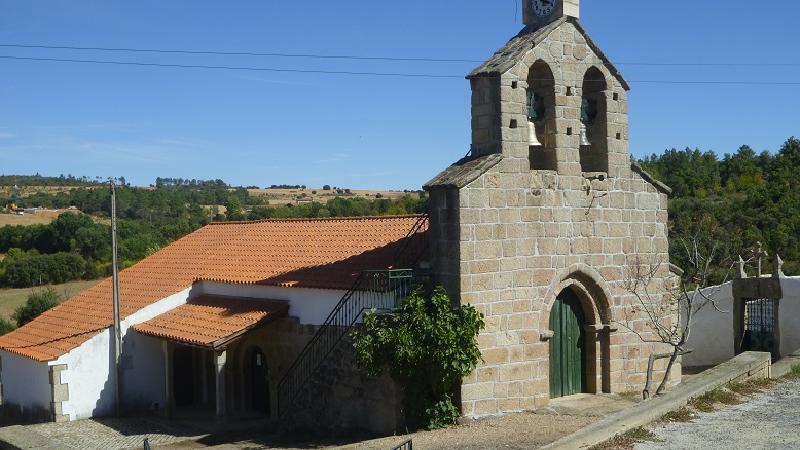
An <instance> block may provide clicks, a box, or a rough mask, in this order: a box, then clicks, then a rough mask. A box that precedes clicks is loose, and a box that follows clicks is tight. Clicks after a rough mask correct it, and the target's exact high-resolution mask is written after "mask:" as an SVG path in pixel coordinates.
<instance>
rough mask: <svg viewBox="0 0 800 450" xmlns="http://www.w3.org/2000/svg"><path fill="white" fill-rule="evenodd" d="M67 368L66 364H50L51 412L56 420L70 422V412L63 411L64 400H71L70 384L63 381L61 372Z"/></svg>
mask: <svg viewBox="0 0 800 450" xmlns="http://www.w3.org/2000/svg"><path fill="white" fill-rule="evenodd" d="M65 370H67V365H66V364H61V365H57V366H50V394H51V399H52V402H51V403H50V412H51V413H52V415H53V421H54V422H69V414H64V411H63V402H65V401H67V400H69V385H68V384H66V383H62V382H61V372H63V371H65Z"/></svg>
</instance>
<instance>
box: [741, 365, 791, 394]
mask: <svg viewBox="0 0 800 450" xmlns="http://www.w3.org/2000/svg"><path fill="white" fill-rule="evenodd" d="M798 377H800V371H798ZM774 384H775V380H771V379H769V378H755V379H751V380H747V381H741V382H739V383H731V384H730V385H728V389H730V390H731V391H733V392H735V393H737V394H739V395H743V396H748V397H749V396H751V395H753V394H758V393H759V392H764V390H765V389H767V388H769V387H771V386H772V385H774Z"/></svg>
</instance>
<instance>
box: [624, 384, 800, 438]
mask: <svg viewBox="0 0 800 450" xmlns="http://www.w3.org/2000/svg"><path fill="white" fill-rule="evenodd" d="M654 432H655V434H656V436H658V439H660V440H661V441H662V442H658V443H645V444H638V445H637V446H636V450H664V449H681V450H683V449H712V448H714V449H717V448H719V449H725V450H740V449H741V450H745V449H747V450H750V449H770V450H772V449H774V450H782V449H786V450H790V449H792V450H793V449H797V448H800V434H798V433H800V381H791V382H786V383H782V384H780V385H778V386H777V387H775V388H774V389H771V390H770V391H768V392H767V393H765V394H762V395H760V396H758V397H757V398H754V399H753V400H751V401H749V402H747V403H742V404H741V405H735V406H730V407H725V408H724V409H721V410H719V411H717V412H714V413H709V414H701V415H700V417H699V418H698V419H696V420H694V421H693V422H689V423H673V424H670V425H667V426H665V427H659V428H656V429H655V430H654Z"/></svg>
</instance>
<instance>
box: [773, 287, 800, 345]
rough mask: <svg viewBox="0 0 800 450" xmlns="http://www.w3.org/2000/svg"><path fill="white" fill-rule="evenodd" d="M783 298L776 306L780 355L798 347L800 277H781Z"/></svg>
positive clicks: (799, 341) (799, 342)
mask: <svg viewBox="0 0 800 450" xmlns="http://www.w3.org/2000/svg"><path fill="white" fill-rule="evenodd" d="M781 290H782V291H783V299H781V301H780V305H779V306H778V324H779V327H780V330H781V344H780V347H781V357H784V356H786V355H789V354H791V353H794V352H795V351H797V350H798V349H800V277H786V278H781Z"/></svg>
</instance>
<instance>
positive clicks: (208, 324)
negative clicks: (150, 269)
mask: <svg viewBox="0 0 800 450" xmlns="http://www.w3.org/2000/svg"><path fill="white" fill-rule="evenodd" d="M288 312H289V304H288V303H287V302H282V301H269V300H257V299H246V298H234V297H218V296H207V295H204V296H200V297H197V298H194V299H192V300H190V301H189V302H188V303H186V304H185V305H181V306H179V307H177V308H175V309H173V310H171V311H168V312H166V313H164V314H161V315H160V316H157V317H155V318H153V319H151V320H149V321H147V322H144V323H141V324H138V325H134V326H133V329H134V330H136V331H138V332H140V333H142V334H146V335H149V336H154V337H158V338H166V339H169V340H172V341H177V342H182V343H185V344H191V345H199V346H203V347H209V348H220V347H223V346H224V345H225V344H227V343H229V342H231V341H232V340H234V339H235V338H236V337H238V336H241V335H242V334H243V333H245V332H247V331H249V330H251V329H253V328H255V327H257V326H258V325H260V324H262V323H263V322H265V321H266V320H268V319H273V318H275V317H281V316H285V315H286V314H287V313H288Z"/></svg>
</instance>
